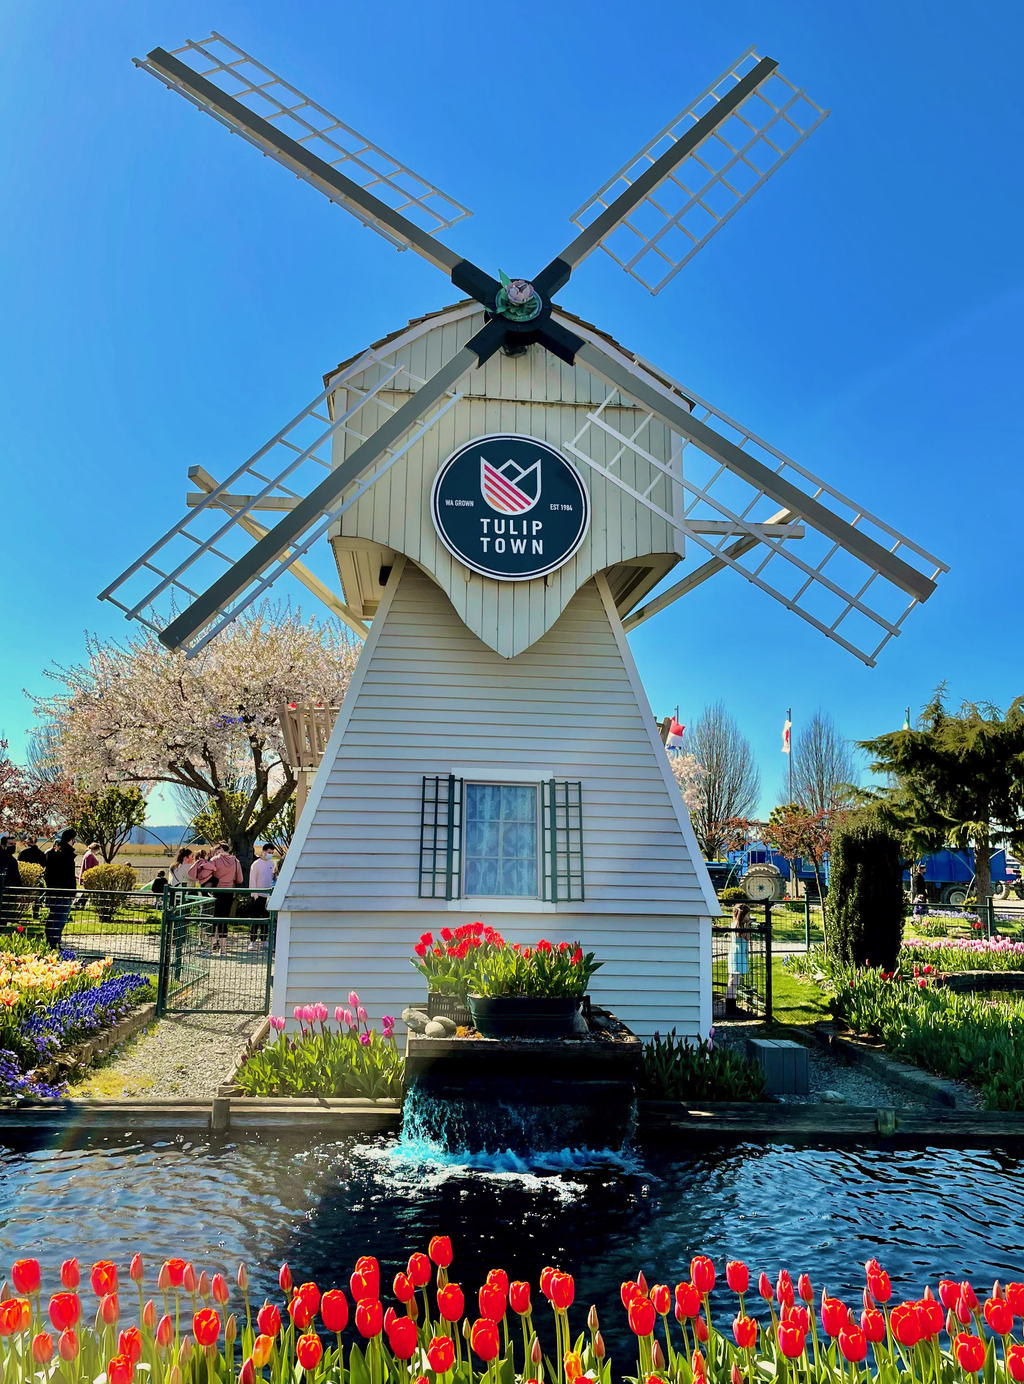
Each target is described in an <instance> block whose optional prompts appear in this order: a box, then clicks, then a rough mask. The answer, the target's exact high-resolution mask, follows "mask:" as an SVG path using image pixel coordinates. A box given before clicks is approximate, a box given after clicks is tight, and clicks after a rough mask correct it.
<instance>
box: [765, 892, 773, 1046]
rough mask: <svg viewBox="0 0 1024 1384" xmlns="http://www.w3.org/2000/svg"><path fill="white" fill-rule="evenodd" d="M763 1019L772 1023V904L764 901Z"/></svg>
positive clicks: (768, 900)
mask: <svg viewBox="0 0 1024 1384" xmlns="http://www.w3.org/2000/svg"><path fill="white" fill-rule="evenodd" d="M764 1019H765V1023H768V1024H770V1023H771V1021H772V903H771V899H765V901H764Z"/></svg>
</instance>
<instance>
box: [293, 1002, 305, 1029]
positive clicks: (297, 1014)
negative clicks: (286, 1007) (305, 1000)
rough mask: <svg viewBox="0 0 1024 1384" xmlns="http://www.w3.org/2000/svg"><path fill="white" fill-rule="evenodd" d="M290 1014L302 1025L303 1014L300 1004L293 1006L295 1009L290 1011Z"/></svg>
mask: <svg viewBox="0 0 1024 1384" xmlns="http://www.w3.org/2000/svg"><path fill="white" fill-rule="evenodd" d="M292 1014H293V1015H294V1017H295V1018H296V1019H297V1020H298V1021H299V1023H300V1024H301V1023H302V1014H303V1009H302V1005H301V1004H297V1005H296V1006H295V1008H294V1009H293V1010H292Z"/></svg>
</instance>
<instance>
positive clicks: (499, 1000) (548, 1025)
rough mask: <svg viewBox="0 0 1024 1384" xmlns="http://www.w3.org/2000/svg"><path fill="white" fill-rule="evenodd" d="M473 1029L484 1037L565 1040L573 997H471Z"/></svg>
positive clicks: (572, 1015)
mask: <svg viewBox="0 0 1024 1384" xmlns="http://www.w3.org/2000/svg"><path fill="white" fill-rule="evenodd" d="M468 1003H469V1012H470V1014H471V1015H472V1016H473V1027H474V1028H475V1029H476V1031H477V1032H478V1033H479V1034H481V1035H482V1036H483V1037H484V1038H567V1037H568V1036H569V1035H570V1034H571V1033H572V1030H573V1019H574V1018H575V1015H576V1010H577V1009H578V1008H579V1004H580V1001H579V997H578V996H576V995H570V996H568V997H567V996H565V995H558V996H548V995H470V996H469V1001H468Z"/></svg>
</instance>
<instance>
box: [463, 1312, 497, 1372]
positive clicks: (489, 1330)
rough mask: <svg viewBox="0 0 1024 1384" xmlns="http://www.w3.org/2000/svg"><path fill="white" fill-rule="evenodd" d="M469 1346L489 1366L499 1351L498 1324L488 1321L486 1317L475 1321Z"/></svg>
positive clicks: (470, 1334)
mask: <svg viewBox="0 0 1024 1384" xmlns="http://www.w3.org/2000/svg"><path fill="white" fill-rule="evenodd" d="M469 1344H470V1345H471V1346H472V1347H473V1350H474V1352H475V1353H476V1354H477V1355H479V1357H480V1359H481V1360H483V1361H484V1363H485V1364H488V1365H489V1364H490V1362H491V1361H492V1360H493V1359H494V1358H495V1356H496V1355H497V1354H498V1349H499V1346H498V1326H497V1323H496V1322H492V1321H488V1319H487V1318H486V1317H481V1318H480V1319H479V1320H478V1321H475V1322H474V1323H473V1327H472V1330H471V1331H470V1333H469Z"/></svg>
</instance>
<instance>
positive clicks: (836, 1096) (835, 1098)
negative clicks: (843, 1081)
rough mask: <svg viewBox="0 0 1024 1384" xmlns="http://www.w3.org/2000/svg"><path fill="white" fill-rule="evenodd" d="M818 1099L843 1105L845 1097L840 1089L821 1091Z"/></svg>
mask: <svg viewBox="0 0 1024 1384" xmlns="http://www.w3.org/2000/svg"><path fill="white" fill-rule="evenodd" d="M818 1099H819V1100H823V1101H828V1102H829V1103H830V1104H831V1105H845V1104H846V1097H845V1096H844V1095H843V1093H842V1091H822V1093H821V1095H820V1096H819V1097H818Z"/></svg>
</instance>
